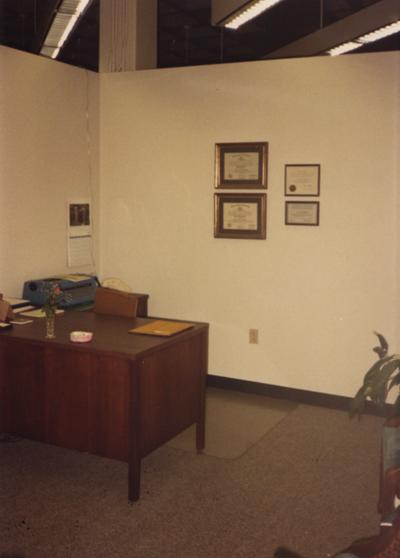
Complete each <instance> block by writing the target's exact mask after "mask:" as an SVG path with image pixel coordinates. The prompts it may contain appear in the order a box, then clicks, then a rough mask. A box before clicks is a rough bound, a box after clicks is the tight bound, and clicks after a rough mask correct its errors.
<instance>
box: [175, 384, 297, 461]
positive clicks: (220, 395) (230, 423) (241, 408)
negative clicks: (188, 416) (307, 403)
mask: <svg viewBox="0 0 400 558" xmlns="http://www.w3.org/2000/svg"><path fill="white" fill-rule="evenodd" d="M296 407H297V405H296V403H292V402H290V401H284V400H282V399H272V398H270V397H263V396H261V395H254V394H252V393H237V392H232V391H230V392H229V391H225V390H222V389H216V388H208V390H207V396H206V432H207V435H206V446H205V448H204V453H205V454H206V455H212V456H214V457H221V458H225V459H236V458H237V457H240V456H241V455H243V454H244V453H245V452H246V451H247V450H248V449H249V448H251V447H252V446H254V444H256V443H257V442H258V441H259V440H261V438H262V437H263V436H265V434H266V433H267V432H268V430H270V429H271V428H274V426H276V425H277V424H278V422H280V421H281V420H282V419H284V418H285V417H286V416H287V414H288V413H290V412H291V411H293V409H295V408H296ZM195 440H196V427H195V426H194V425H193V426H191V427H190V428H188V429H187V430H185V431H184V432H182V433H181V434H179V436H177V437H176V438H173V439H172V440H171V441H170V442H168V446H170V447H173V448H177V449H183V450H186V451H192V452H196V445H195Z"/></svg>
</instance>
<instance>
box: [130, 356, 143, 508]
mask: <svg viewBox="0 0 400 558" xmlns="http://www.w3.org/2000/svg"><path fill="white" fill-rule="evenodd" d="M140 366H141V363H139V362H132V363H131V365H130V371H129V372H130V374H129V376H130V377H129V412H128V417H129V418H128V420H129V425H128V436H129V441H128V443H129V452H128V500H129V501H130V502H135V501H136V500H139V496H140V466H141V455H140V381H139V378H140Z"/></svg>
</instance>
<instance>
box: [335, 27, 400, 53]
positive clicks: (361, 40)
mask: <svg viewBox="0 0 400 558" xmlns="http://www.w3.org/2000/svg"><path fill="white" fill-rule="evenodd" d="M399 31H400V19H398V20H397V21H394V22H393V23H390V24H389V25H384V26H383V27H379V28H378V29H375V30H374V31H371V32H370V33H366V34H365V35H361V36H360V37H358V38H357V39H354V41H348V42H347V43H343V44H341V45H338V46H336V47H334V48H331V49H329V50H327V51H326V52H327V54H330V55H331V56H339V55H340V54H344V53H345V52H350V51H352V50H355V49H357V48H360V47H362V46H363V45H366V44H368V43H373V42H375V41H379V40H380V39H383V38H385V37H389V36H390V35H394V34H395V33H398V32H399Z"/></svg>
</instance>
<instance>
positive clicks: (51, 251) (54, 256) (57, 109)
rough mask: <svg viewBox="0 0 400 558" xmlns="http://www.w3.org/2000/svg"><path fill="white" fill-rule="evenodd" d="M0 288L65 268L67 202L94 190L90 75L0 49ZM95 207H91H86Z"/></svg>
mask: <svg viewBox="0 0 400 558" xmlns="http://www.w3.org/2000/svg"><path fill="white" fill-rule="evenodd" d="M0 75H1V80H0V292H3V293H5V294H7V295H9V296H21V294H22V286H23V282H24V281H26V280H27V279H33V278H38V277H44V276H49V275H53V274H57V273H63V272H67V271H69V272H72V271H73V272H76V271H77V272H81V271H82V272H83V271H90V270H92V269H93V268H92V266H87V267H78V268H67V241H66V230H67V229H66V227H67V200H68V199H74V198H76V197H78V198H79V197H87V196H89V195H90V194H91V192H92V190H93V191H94V192H96V184H97V179H98V159H97V156H98V155H97V149H98V145H97V144H98V133H97V125H98V100H97V97H98V95H97V92H98V87H97V75H96V74H90V72H86V71H84V70H81V69H78V68H74V67H72V66H67V65H65V64H60V63H58V62H54V61H52V60H47V59H44V58H41V57H39V56H33V55H30V54H26V53H22V52H19V51H16V50H13V49H8V48H5V47H0ZM94 210H95V211H96V206H94Z"/></svg>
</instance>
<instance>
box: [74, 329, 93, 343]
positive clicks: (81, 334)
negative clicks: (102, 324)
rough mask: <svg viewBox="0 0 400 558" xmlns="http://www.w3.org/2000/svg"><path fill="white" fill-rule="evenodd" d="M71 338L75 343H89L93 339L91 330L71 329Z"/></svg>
mask: <svg viewBox="0 0 400 558" xmlns="http://www.w3.org/2000/svg"><path fill="white" fill-rule="evenodd" d="M69 338H70V339H71V341H72V342H73V343H88V342H89V341H91V340H92V339H93V333H92V332H91V331H71V333H70V334H69Z"/></svg>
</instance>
